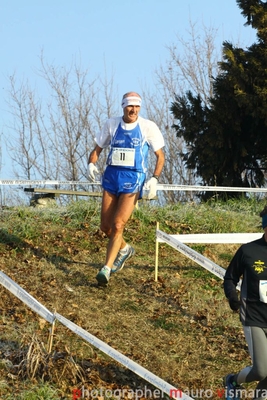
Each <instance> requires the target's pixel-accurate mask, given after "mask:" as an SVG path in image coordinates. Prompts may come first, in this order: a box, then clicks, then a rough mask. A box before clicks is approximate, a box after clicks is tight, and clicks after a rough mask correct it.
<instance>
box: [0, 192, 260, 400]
mask: <svg viewBox="0 0 267 400" xmlns="http://www.w3.org/2000/svg"><path fill="white" fill-rule="evenodd" d="M264 204H265V203H264V202H263V201H254V200H253V199H252V200H250V201H248V200H247V201H246V200H244V201H240V202H238V203H231V202H229V203H228V204H220V203H216V202H215V203H211V204H209V205H203V204H176V205H175V206H172V207H171V206H166V207H164V208H159V207H157V206H156V205H141V206H140V208H139V209H138V210H135V212H134V214H133V216H132V218H131V220H130V222H129V224H128V226H127V230H126V232H125V237H126V239H127V240H129V242H130V243H131V244H132V245H133V246H134V248H135V250H136V255H135V257H133V258H132V259H131V260H130V261H129V263H128V265H126V266H125V268H124V269H123V270H122V271H121V272H119V273H117V274H114V275H113V276H112V278H111V280H110V283H109V285H108V287H106V288H103V287H98V285H97V282H96V280H95V276H96V273H97V271H98V269H100V268H101V267H102V265H103V260H104V258H105V246H106V243H107V239H106V238H105V236H104V235H103V234H102V232H100V231H99V211H100V205H99V202H97V201H81V202H76V203H72V204H71V205H69V206H68V207H66V208H64V209H63V208H55V209H51V210H45V209H44V210H37V209H34V208H18V209H13V210H10V211H8V212H4V211H3V212H2V213H1V214H0V218H1V231H0V238H1V240H0V252H1V259H0V263H1V271H3V272H4V273H5V274H6V275H8V276H9V277H10V278H11V279H13V280H14V281H15V282H16V283H18V284H19V285H20V286H21V287H22V288H24V289H25V290H26V291H27V292H29V293H30V294H31V295H32V296H34V297H35V298H36V299H37V300H38V301H39V302H40V303H42V304H43V305H44V306H46V307H47V308H48V309H49V310H50V311H51V312H54V311H56V312H58V313H60V314H61V315H63V316H65V317H66V318H68V319H69V320H71V321H73V322H74V323H75V324H77V325H79V326H81V327H82V328H84V329H85V330H86V331H88V332H90V333H91V334H92V335H94V336H96V337H97V338H99V339H101V340H102V341H104V342H106V343H107V344H109V345H110V346H112V347H113V348H114V349H116V350H118V351H119V352H121V353H123V354H124V355H126V356H127V357H129V358H130V359H132V360H134V361H135V362H137V363H138V364H140V365H141V366H143V367H145V368H146V369H148V370H149V371H151V372H153V373H154V374H155V375H157V376H158V377H160V378H162V379H163V380H165V381H167V382H168V383H170V384H172V385H174V386H175V387H177V388H179V389H181V390H183V391H185V392H188V391H190V392H191V393H192V391H193V392H194V391H195V397H201V396H198V395H199V392H198V391H199V390H200V389H202V390H205V391H209V392H206V395H207V394H211V393H212V396H209V397H210V398H214V399H215V398H217V399H218V398H219V397H220V396H219V394H220V392H219V390H221V389H222V384H221V382H222V377H223V376H224V375H225V374H226V373H228V372H231V371H236V370H238V369H240V368H241V367H243V366H245V365H248V364H249V363H250V359H249V357H248V354H247V348H246V343H245V340H244V337H243V331H242V328H241V325H240V323H239V317H238V315H237V314H235V313H233V312H231V310H230V309H229V307H228V304H227V301H226V300H225V298H224V294H223V290H222V281H221V280H220V279H219V278H216V277H215V276H213V275H212V274H211V273H209V272H208V271H206V270H204V269H203V268H202V267H200V266H198V265H196V264H195V263H194V262H192V261H190V260H189V259H187V258H186V257H184V256H182V255H181V254H180V253H178V252H177V251H175V250H174V249H172V248H171V247H170V246H168V245H167V244H163V243H162V244H160V251H159V280H158V282H155V280H154V268H155V267H154V266H155V230H156V221H158V222H159V224H160V229H161V230H162V231H164V232H166V233H170V234H177V233H207V232H210V233H212V232H215V233H219V232H261V227H260V218H259V217H258V215H259V212H260V211H261V209H262V208H263V206H264ZM192 248H194V249H195V250H197V251H199V252H201V253H202V254H204V255H205V256H206V257H208V258H210V259H211V260H212V261H214V262H215V263H217V264H218V265H220V266H222V267H224V268H226V267H227V265H228V262H229V260H230V259H231V257H232V255H233V254H234V252H235V250H236V249H237V248H238V245H194V246H192ZM0 293H1V295H0V310H1V321H0V373H1V375H0V399H5V400H7V399H28V400H30V399H40V398H41V399H42V398H44V399H72V398H73V393H74V392H73V391H74V390H76V389H80V390H81V389H82V388H83V389H84V390H85V389H86V390H88V391H89V390H96V389H98V390H99V389H100V388H107V389H110V390H112V391H114V390H115V389H125V390H126V389H127V390H129V391H130V390H136V389H137V388H139V389H140V388H141V389H144V390H145V388H151V389H154V388H153V387H151V385H149V384H148V383H147V382H146V381H144V380H142V379H141V378H139V377H138V376H137V375H135V374H134V373H133V372H131V371H129V370H127V369H126V368H124V367H123V366H121V365H120V364H118V363H117V362H115V361H114V360H113V359H112V358H110V357H108V356H107V355H105V354H103V353H101V352H100V351H99V350H98V349H97V348H95V347H93V346H91V345H90V344H89V343H88V342H86V341H84V340H83V339H82V338H80V337H78V336H77V335H75V334H74V333H72V332H71V331H70V330H68V329H67V328H66V327H64V326H63V325H61V324H60V323H56V326H55V331H54V336H53V342H52V351H51V353H50V354H49V353H48V351H47V349H48V338H49V329H50V324H49V323H47V322H45V321H44V320H43V319H42V318H40V317H39V316H38V315H37V314H35V313H34V312H33V311H31V310H30V309H29V308H28V307H27V306H25V305H24V304H23V303H22V302H21V301H20V300H19V299H17V298H16V297H15V296H14V295H13V294H12V293H10V292H9V291H8V290H6V289H5V288H3V287H2V286H0ZM252 387H253V386H252ZM42 393H43V394H42ZM77 393H78V392H77ZM80 393H81V392H80ZM41 394H42V396H43V397H40V396H41ZM38 396H39V397H38ZM99 396H100V395H99ZM99 396H98V397H99ZM129 396H130V394H128V395H127V394H126V392H125V396H124V397H125V398H130V397H129ZM202 397H203V396H202ZM206 397H207V396H206ZM77 398H79V397H77ZM84 398H87V397H84ZM99 398H100V399H101V396H100V397H99Z"/></svg>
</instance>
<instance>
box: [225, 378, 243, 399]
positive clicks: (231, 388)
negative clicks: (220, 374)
mask: <svg viewBox="0 0 267 400" xmlns="http://www.w3.org/2000/svg"><path fill="white" fill-rule="evenodd" d="M233 376H234V374H229V375H226V376H225V377H224V378H223V384H224V387H225V399H226V400H240V398H241V394H242V393H241V390H242V389H243V387H242V386H240V385H238V384H237V383H236V382H234V381H233Z"/></svg>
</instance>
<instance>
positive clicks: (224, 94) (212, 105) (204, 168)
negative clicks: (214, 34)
mask: <svg viewBox="0 0 267 400" xmlns="http://www.w3.org/2000/svg"><path fill="white" fill-rule="evenodd" d="M237 4H238V6H239V7H240V8H241V9H242V15H244V16H245V17H246V19H247V23H246V24H247V25H251V26H252V27H253V28H255V29H257V43H254V44H253V45H252V46H251V47H249V48H248V49H246V50H244V49H242V48H238V47H234V46H233V45H232V44H231V43H229V42H224V43H223V60H222V61H221V62H220V73H219V75H218V76H217V77H216V78H215V79H214V83H213V96H212V97H211V98H210V99H209V101H208V103H207V104H203V103H202V102H201V100H200V97H199V96H193V95H192V93H190V92H188V93H187V94H186V96H178V95H176V96H175V101H174V102H173V104H172V107H171V111H172V113H173V114H174V117H175V119H176V121H177V123H176V124H175V126H174V127H175V129H176V133H177V136H178V137H183V138H184V140H185V142H186V144H187V146H188V149H187V152H185V153H183V154H182V157H183V160H184V161H185V163H186V165H187V167H188V168H191V169H193V170H194V171H195V173H196V175H197V176H198V177H200V178H201V179H202V182H203V184H204V185H218V186H241V187H242V186H244V187H247V186H251V187H255V186H260V187H261V186H263V185H264V183H265V179H264V168H265V167H266V166H267V50H266V44H267V43H266V40H267V35H266V34H267V5H266V2H262V1H259V0H237ZM235 195H236V194H235Z"/></svg>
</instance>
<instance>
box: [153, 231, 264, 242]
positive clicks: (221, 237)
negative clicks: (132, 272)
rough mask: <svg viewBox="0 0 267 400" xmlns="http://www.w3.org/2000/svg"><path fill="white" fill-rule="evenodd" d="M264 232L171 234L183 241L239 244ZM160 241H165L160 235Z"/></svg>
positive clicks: (258, 237)
mask: <svg viewBox="0 0 267 400" xmlns="http://www.w3.org/2000/svg"><path fill="white" fill-rule="evenodd" d="M262 235H263V234H262V233H195V234H190V233H188V234H187V233H186V234H183V235H169V236H171V237H172V238H174V239H176V240H178V241H179V242H182V243H192V244H194V243H206V244H219V243H228V244H238V243H248V242H251V241H252V240H256V239H260V238H261V237H262ZM158 242H164V240H163V239H161V237H158Z"/></svg>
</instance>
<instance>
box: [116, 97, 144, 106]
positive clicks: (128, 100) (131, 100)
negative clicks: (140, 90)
mask: <svg viewBox="0 0 267 400" xmlns="http://www.w3.org/2000/svg"><path fill="white" fill-rule="evenodd" d="M141 103H142V100H141V98H140V97H138V96H129V97H125V98H124V99H122V103H121V106H122V108H124V107H127V106H140V107H141Z"/></svg>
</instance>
